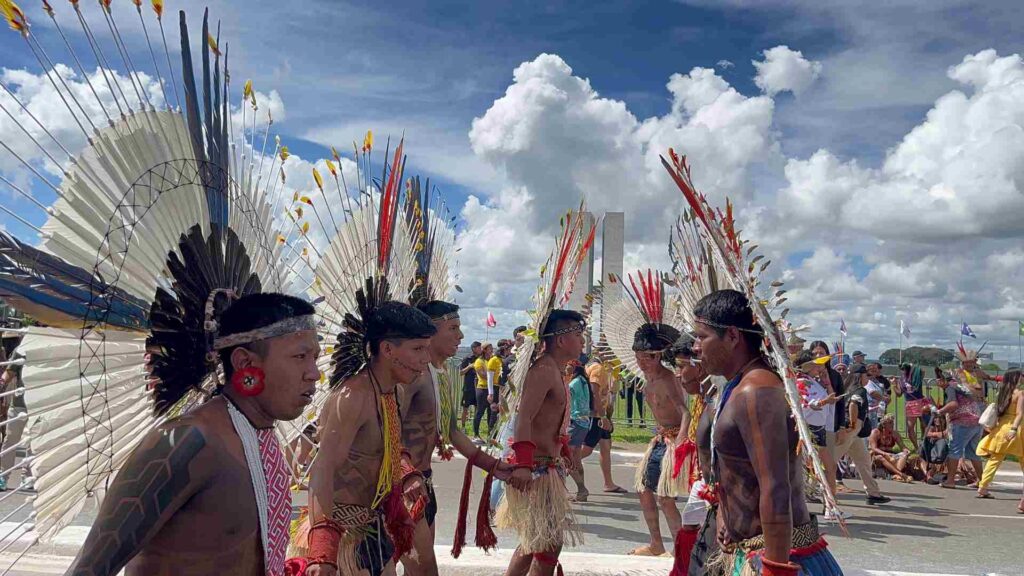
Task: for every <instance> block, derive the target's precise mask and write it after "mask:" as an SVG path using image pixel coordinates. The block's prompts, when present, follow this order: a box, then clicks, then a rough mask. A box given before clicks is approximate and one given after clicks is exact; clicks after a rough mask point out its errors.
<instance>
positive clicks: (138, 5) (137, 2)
mask: <svg viewBox="0 0 1024 576" xmlns="http://www.w3.org/2000/svg"><path fill="white" fill-rule="evenodd" d="M132 4H135V7H136V8H138V9H139V10H142V0H132Z"/></svg>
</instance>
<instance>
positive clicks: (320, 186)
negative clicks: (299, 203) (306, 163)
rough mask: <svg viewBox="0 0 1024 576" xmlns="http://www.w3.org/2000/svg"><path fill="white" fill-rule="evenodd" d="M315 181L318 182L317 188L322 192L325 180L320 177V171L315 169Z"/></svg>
mask: <svg viewBox="0 0 1024 576" xmlns="http://www.w3.org/2000/svg"><path fill="white" fill-rule="evenodd" d="M313 180H316V187H317V188H319V189H320V190H321V191H323V189H324V179H323V178H321V177H320V171H319V170H317V169H316V167H315V166H314V167H313Z"/></svg>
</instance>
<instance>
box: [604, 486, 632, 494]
mask: <svg viewBox="0 0 1024 576" xmlns="http://www.w3.org/2000/svg"><path fill="white" fill-rule="evenodd" d="M604 493H605V494H629V491H628V490H626V489H625V488H623V487H622V486H616V487H615V488H612V489H611V490H609V489H608V488H605V489H604Z"/></svg>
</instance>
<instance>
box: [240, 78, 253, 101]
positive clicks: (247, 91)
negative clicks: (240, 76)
mask: <svg viewBox="0 0 1024 576" xmlns="http://www.w3.org/2000/svg"><path fill="white" fill-rule="evenodd" d="M250 96H252V79H251V78H250V79H248V80H246V81H245V86H244V87H243V88H242V100H248V99H249V97H250Z"/></svg>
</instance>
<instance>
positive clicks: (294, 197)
mask: <svg viewBox="0 0 1024 576" xmlns="http://www.w3.org/2000/svg"><path fill="white" fill-rule="evenodd" d="M298 201H299V191H298V190H296V191H295V192H294V193H293V194H292V202H298Z"/></svg>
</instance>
